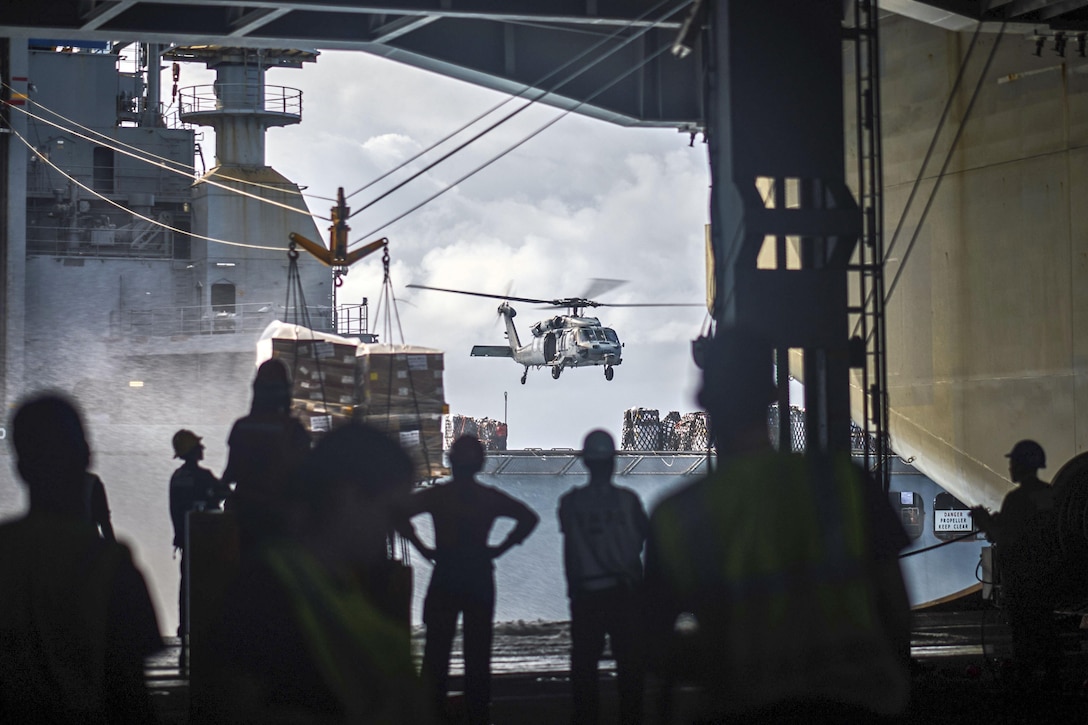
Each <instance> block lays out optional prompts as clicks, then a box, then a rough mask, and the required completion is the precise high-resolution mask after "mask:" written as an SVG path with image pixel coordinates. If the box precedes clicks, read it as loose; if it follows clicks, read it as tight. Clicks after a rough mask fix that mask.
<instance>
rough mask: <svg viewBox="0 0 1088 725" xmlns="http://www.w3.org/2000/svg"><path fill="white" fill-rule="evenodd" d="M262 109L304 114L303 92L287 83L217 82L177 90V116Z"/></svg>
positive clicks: (264, 110) (289, 114)
mask: <svg viewBox="0 0 1088 725" xmlns="http://www.w3.org/2000/svg"><path fill="white" fill-rule="evenodd" d="M232 111H248V112H253V111H261V112H264V113H278V114H283V115H285V116H299V117H301V116H302V91H300V90H299V89H298V88H288V87H287V86H265V85H252V84H249V83H215V84H211V85H203V86H189V87H187V88H182V89H181V90H179V91H178V118H180V119H181V120H182V121H185V120H186V116H190V115H193V114H204V113H216V112H222V113H229V112H232Z"/></svg>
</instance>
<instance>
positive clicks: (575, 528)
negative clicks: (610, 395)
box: [559, 430, 649, 725]
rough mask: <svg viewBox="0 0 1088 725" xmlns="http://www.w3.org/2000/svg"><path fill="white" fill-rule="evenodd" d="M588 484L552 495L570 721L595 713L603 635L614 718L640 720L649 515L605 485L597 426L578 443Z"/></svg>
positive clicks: (610, 460) (607, 470)
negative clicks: (567, 647) (611, 667)
mask: <svg viewBox="0 0 1088 725" xmlns="http://www.w3.org/2000/svg"><path fill="white" fill-rule="evenodd" d="M582 460H583V461H584V462H585V466H586V468H587V469H588V470H589V484H588V485H586V486H580V487H576V488H572V489H571V490H570V491H568V492H567V493H565V494H564V495H563V497H562V498H560V499H559V528H560V530H561V531H562V532H563V563H564V565H565V571H566V575H567V595H568V596H569V597H570V638H571V654H570V660H571V686H572V695H573V698H574V712H573V717H572V722H573V723H576V725H577V724H581V723H591V724H592V725H596V723H597V722H598V719H599V697H600V695H599V692H598V685H599V682H598V680H599V675H598V671H597V663H598V661H599V660H600V658H601V654H602V653H603V652H604V638H605V634H607V635H608V637H609V641H610V643H611V647H612V655H613V657H614V658H615V660H616V675H617V678H618V681H619V682H618V684H619V696H620V712H619V715H620V717H619V721H620V722H621V723H625V724H630V723H639V722H642V696H643V695H642V693H643V683H644V680H645V668H644V663H643V627H644V622H643V608H642V547H643V544H644V543H645V541H646V534H647V532H648V530H649V520H648V519H647V517H646V511H645V509H644V508H643V506H642V500H641V499H640V498H639V497H638V494H637V493H635V492H634V491H632V490H631V489H628V488H621V487H620V486H616V485H615V484H613V483H612V474H613V472H614V471H615V464H616V444H615V442H614V441H613V440H612V436H611V435H609V434H608V433H607V432H605V431H603V430H595V431H592V432H591V433H590V434H589V435H587V436H586V438H585V442H584V443H583V444H582Z"/></svg>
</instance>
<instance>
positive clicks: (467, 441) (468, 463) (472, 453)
mask: <svg viewBox="0 0 1088 725" xmlns="http://www.w3.org/2000/svg"><path fill="white" fill-rule="evenodd" d="M450 465H451V466H456V467H458V468H461V467H464V468H473V469H475V470H477V471H479V470H480V469H482V468H483V467H484V446H483V444H482V443H480V439H479V438H477V437H476V436H473V435H463V436H461V437H460V438H458V439H457V440H455V441H454V442H453V445H452V446H450Z"/></svg>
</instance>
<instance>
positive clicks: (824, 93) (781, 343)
mask: <svg viewBox="0 0 1088 725" xmlns="http://www.w3.org/2000/svg"><path fill="white" fill-rule="evenodd" d="M842 7H843V6H842V3H841V2H840V1H839V0H760V2H750V0H718V2H712V3H711V4H710V7H709V14H708V23H709V31H708V32H709V45H710V48H709V52H708V53H707V62H708V64H709V66H710V67H709V68H708V71H709V72H708V79H709V82H708V90H707V94H708V97H707V113H708V126H707V134H708V137H709V138H708V141H709V154H710V168H711V184H712V192H711V233H712V243H713V250H714V258H715V269H716V273H717V280H716V281H717V290H718V297H717V302H716V309H715V319H716V321H717V322H718V324H719V325H721V326H724V327H729V326H740V327H746V328H749V329H751V330H754V331H757V332H758V333H759V334H761V335H762V336H763V337H765V338H766V339H767V340H768V342H769V343H770V344H771V345H772V346H773V347H774V348H775V349H779V350H782V349H794V350H797V349H800V350H801V351H802V354H803V356H804V361H805V363H804V384H805V410H806V420H807V423H806V437H807V446H808V448H809V450H821V451H825V452H833V451H834V452H837V451H849V448H850V414H849V410H850V392H849V379H848V373H849V364H850V361H849V345H848V335H849V329H848V317H847V263H848V262H849V260H850V256H851V254H852V253H853V250H854V247H855V245H856V243H857V238H858V235H859V233H860V230H861V215H860V212H859V211H858V208H857V204H856V202H855V201H854V199H853V196H852V194H851V193H850V191H849V189H848V188H847V186H846V173H845V168H844V139H843V130H844V127H843V96H842V93H843V90H842V88H843V80H842V78H843V74H842ZM783 18H790V22H788V23H787V22H783V21H782V19H783ZM765 243H766V244H768V245H770V247H771V248H773V249H774V250H775V254H774V255H773V257H774V263H773V264H770V265H768V264H764V265H762V266H761V267H757V258H758V257H759V255H760V251H761V250H762V249H763V247H764V244H765ZM791 260H792V261H791ZM768 365H770V363H769V362H768ZM767 375H768V376H770V375H771V371H770V370H768V371H767ZM779 380H780V384H782V385H788V382H787V376H785V375H783V376H780V377H779ZM780 413H781V414H782V415H788V414H789V411H788V410H782V411H780Z"/></svg>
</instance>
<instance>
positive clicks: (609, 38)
mask: <svg viewBox="0 0 1088 725" xmlns="http://www.w3.org/2000/svg"><path fill="white" fill-rule="evenodd" d="M692 1H693V0H684V1H683V2H681V3H680V4H678V5H677V6H676V7H675V8H673V9H672V10H669V11H668V12H666V13H665V14H664V15H663V16H662V17H661V18H660V19H658V20H655V21H654V22H653V23H651V24H650V25H648V26H647V27H646V28H645V29H643V30H641V31H639V32H638V33H636V34H634V35H632V36H631V37H630V38H629V39H627V40H626V41H624V42H623V43H621V44H620V45H618V46H616V47H615V48H613V49H611V50H610V51H609V52H607V53H605V54H604V55H602V56H600V57H599V58H597V59H595V60H594V61H593V62H591V63H589V64H588V65H586V66H585V67H583V68H582V69H581V70H579V71H577V72H576V73H574V74H573V75H570V76H567V77H566V78H565V79H563V80H562V81H561V82H559V83H557V84H555V85H553V86H552V87H551V88H550V89H549V90H547V91H542V92H541V94H540V95H538V96H537V97H536V98H533V99H532V100H530V101H529V103H527V104H526V105H525V106H522V107H521V108H519V109H517V110H516V111H514V112H513V113H511V114H509V115H507V116H505V117H504V118H502V119H500V120H499V121H498V122H497V123H495V124H494V125H492V126H490V127H489V128H488V129H485V130H484V131H483V132H482V133H481V134H479V135H477V136H475V137H473V138H472V139H469V141H467V142H466V143H465V144H462V145H461V146H459V147H457V148H456V149H454V150H453V151H451V152H450V153H449V154H446V155H445V156H443V157H442V158H440V159H438V160H437V161H435V162H434V163H432V164H430V165H428V166H426V167H425V168H423V169H422V170H421V171H420V172H419V173H417V174H415V175H413V176H412V177H410V178H409V179H407V180H406V181H404V182H402V183H401V184H399V185H397V186H396V187H394V188H393V189H390V190H389V191H388V192H386V193H385V194H383V195H382V196H380V197H378V198H377V199H374V200H373V201H371V202H370V203H368V204H366V205H365V206H363V207H362V208H360V209H358V210H356V211H355V213H354V214H352V216H354V215H355V214H358V213H359V212H360V211H362V210H363V209H366V208H367V207H369V206H371V205H373V204H374V203H376V202H377V201H380V200H381V199H382V198H384V197H385V196H387V195H388V194H389V193H392V192H393V191H396V189H398V188H400V187H401V186H403V185H404V184H405V183H407V182H408V181H411V180H412V179H414V178H416V177H418V176H419V175H420V174H422V173H424V172H426V171H427V170H429V169H430V168H432V167H433V166H435V165H436V164H439V163H441V162H442V161H444V160H446V159H447V158H449V156H451V155H453V154H455V153H457V152H458V151H460V150H461V149H463V148H464V147H465V146H467V145H468V144H470V143H472V142H473V141H475V140H477V139H478V138H480V136H482V135H484V134H486V133H487V132H488V131H490V130H492V129H494V128H495V127H496V126H499V125H501V124H503V123H505V122H506V121H508V120H509V119H510V118H512V117H513V116H515V115H517V114H518V113H521V112H522V111H523V110H525V109H526V108H528V107H529V106H531V105H533V104H534V103H536V102H537V101H539V100H540V99H542V98H544V97H546V96H548V95H550V94H552V93H554V92H555V91H556V90H558V89H559V88H562V87H563V86H564V85H566V84H567V83H569V82H570V81H571V80H573V79H574V78H576V77H577V76H579V75H581V74H582V73H584V72H585V71H587V70H589V69H590V68H592V67H593V66H595V65H597V64H598V63H600V62H601V61H603V60H604V59H605V58H608V57H609V56H610V55H612V54H613V53H615V52H616V51H618V50H620V49H621V48H623V47H625V46H626V45H628V44H629V43H631V42H632V41H634V40H636V39H638V38H641V37H642V36H643V35H645V34H646V33H648V32H649V31H650V30H652V29H653V28H655V27H656V26H658V25H659V24H661V22H662V21H663V20H664V19H665V18H668V17H670V16H671V15H673V14H675V13H676V12H677V11H679V10H681V9H683V8H684V7H686V6H687V5H690V4H691V3H692ZM668 2H669V0H661V2H659V3H658V4H657V5H654V6H653V7H651V8H649V9H648V10H646V11H645V12H643V13H642V14H641V15H639V16H638V17H636V18H633V19H632V20H631V21H630V22H628V23H626V24H625V25H623V26H621V27H620V28H618V29H617V30H615V31H614V32H612V33H610V34H609V35H607V36H606V37H605V38H603V39H602V40H600V41H599V42H597V43H596V44H594V45H592V46H590V47H589V48H586V49H585V50H583V51H582V52H581V53H579V54H578V55H576V56H575V57H573V58H571V59H570V60H568V61H567V62H566V63H564V64H562V65H560V66H559V67H558V68H555V69H553V70H551V71H549V72H548V73H546V74H545V75H543V76H542V77H540V78H539V79H537V80H536V81H535V82H534V83H531V84H529V85H526V86H524V87H523V88H522V89H521V90H520V91H519V92H518V93H516V94H515V95H512V96H509V97H507V98H505V99H503V100H502V101H501V102H500V103H498V104H496V105H495V106H492V107H491V108H489V109H488V110H486V111H484V112H483V113H481V114H480V115H478V116H476V117H475V118H473V119H472V120H470V121H468V122H467V123H465V124H463V125H462V126H461V127H460V128H458V129H456V130H455V131H452V132H450V133H449V134H447V135H446V136H444V137H443V138H441V139H439V140H438V141H435V142H434V143H433V144H431V145H430V146H428V147H427V148H425V149H423V150H422V151H420V152H418V153H416V154H415V155H414V156H412V157H411V158H408V159H406V160H404V161H402V162H401V163H400V164H398V165H397V166H394V167H393V168H392V169H390V170H389V171H386V172H385V173H383V174H381V175H380V176H378V177H376V178H375V179H373V180H372V181H369V182H367V183H366V184H364V185H363V186H361V187H359V188H358V189H356V190H355V191H353V192H351V193H350V194H348V195H347V196H346V197H345V198H347V199H350V198H351V197H353V196H355V195H356V194H358V193H360V192H362V191H365V190H366V189H369V188H370V187H371V186H373V185H374V184H376V183H378V182H379V181H382V180H383V179H385V178H387V177H389V176H390V175H391V174H393V173H395V172H397V171H400V170H401V169H403V168H405V167H406V166H408V165H409V164H411V163H412V162H414V161H416V160H418V159H419V158H420V157H422V156H424V155H426V154H428V153H430V152H431V151H433V150H435V149H436V148H438V147H439V146H441V145H442V144H444V143H446V142H447V141H449V140H450V139H452V138H453V137H454V136H456V135H457V134H459V133H461V132H462V131H465V130H466V129H468V128H470V127H471V126H473V125H474V124H476V123H477V122H479V121H481V120H483V119H484V118H487V117H488V116H490V115H491V114H492V113H494V112H495V111H497V110H499V109H500V108H502V107H503V106H505V105H506V104H507V103H510V102H511V101H513V100H516V99H518V98H521V97H522V96H523V95H524V94H525V93H526V92H528V91H530V90H533V89H534V88H536V87H538V86H540V85H541V84H543V83H544V82H546V81H548V80H549V79H550V78H551V77H552V76H554V75H556V74H557V73H559V72H561V71H563V70H565V69H566V68H568V67H570V66H572V65H574V64H575V63H577V62H579V61H580V60H582V59H583V58H585V57H586V56H588V55H589V54H590V53H593V52H594V51H596V50H597V49H598V48H600V47H602V46H603V45H605V44H606V43H608V42H609V41H612V40H614V39H615V38H617V37H619V36H620V35H621V34H622V33H624V32H625V31H627V30H628V29H630V28H631V27H633V26H634V25H635V24H636V23H638V22H640V21H641V20H643V19H644V18H646V17H647V16H649V15H650V14H651V13H653V12H655V11H657V10H658V9H660V8H661V7H662V6H664V5H666V4H668Z"/></svg>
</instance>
